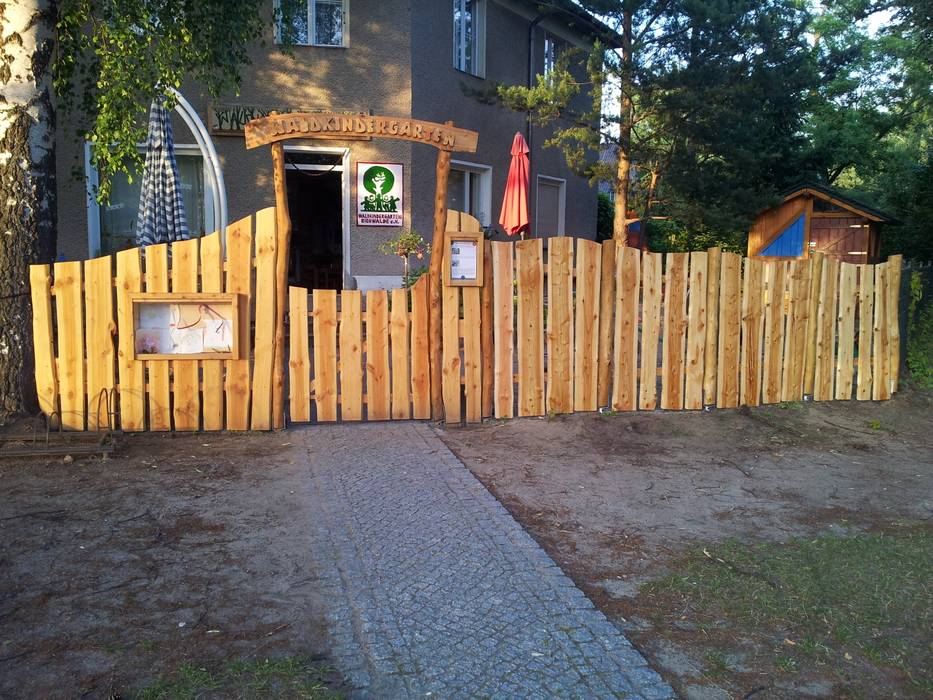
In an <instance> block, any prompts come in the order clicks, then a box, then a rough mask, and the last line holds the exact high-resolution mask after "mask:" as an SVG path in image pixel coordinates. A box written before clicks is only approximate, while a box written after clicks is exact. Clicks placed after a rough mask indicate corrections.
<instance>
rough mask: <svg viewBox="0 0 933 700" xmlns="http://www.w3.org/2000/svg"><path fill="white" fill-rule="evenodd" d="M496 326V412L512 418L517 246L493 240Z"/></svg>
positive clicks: (501, 415) (499, 416)
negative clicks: (514, 262)
mask: <svg viewBox="0 0 933 700" xmlns="http://www.w3.org/2000/svg"><path fill="white" fill-rule="evenodd" d="M491 245H492V268H493V273H492V274H493V310H492V312H493V326H494V330H495V332H494V334H493V340H494V348H495V362H494V367H495V369H494V372H495V382H494V391H493V393H494V394H495V415H496V418H511V417H512V416H513V415H514V414H515V386H514V383H513V381H512V363H513V362H514V355H513V353H514V348H515V345H514V342H515V330H514V329H515V316H514V314H515V301H514V296H513V295H514V293H515V292H514V290H513V288H512V278H513V275H512V272H513V250H514V248H513V246H512V244H511V243H492V244H491Z"/></svg>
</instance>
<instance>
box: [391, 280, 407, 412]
mask: <svg viewBox="0 0 933 700" xmlns="http://www.w3.org/2000/svg"><path fill="white" fill-rule="evenodd" d="M408 326H409V320H408V290H407V289H393V290H392V309H391V317H390V320H389V336H390V340H391V342H392V418H393V420H407V419H408V418H411V370H410V369H409V361H410V360H409V358H410V356H411V347H410V345H409V342H410V340H411V335H410V329H409V327H408Z"/></svg>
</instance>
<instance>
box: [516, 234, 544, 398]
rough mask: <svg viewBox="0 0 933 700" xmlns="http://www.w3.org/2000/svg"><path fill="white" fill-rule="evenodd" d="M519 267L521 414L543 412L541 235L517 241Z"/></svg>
mask: <svg viewBox="0 0 933 700" xmlns="http://www.w3.org/2000/svg"><path fill="white" fill-rule="evenodd" d="M515 253H516V257H517V261H516V265H517V268H518V415H520V416H540V415H542V414H543V413H544V265H543V262H542V253H543V242H542V240H541V239H540V238H538V239H535V240H530V241H518V242H517V243H516V244H515Z"/></svg>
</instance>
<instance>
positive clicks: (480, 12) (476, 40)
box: [451, 0, 486, 78]
mask: <svg viewBox="0 0 933 700" xmlns="http://www.w3.org/2000/svg"><path fill="white" fill-rule="evenodd" d="M466 3H467V0H454V4H455V5H456V6H457V8H459V9H460V11H461V13H463V12H464V8H465V7H466ZM452 14H453V13H452ZM452 20H453V34H452V35H451V37H452V39H453V41H452V50H453V57H454V68H456V69H457V70H458V71H461V72H463V73H467V74H468V75H472V76H475V77H477V78H485V77H486V0H473V23H472V24H473V37H472V39H473V41H472V46H471V48H472V57H473V65H472V66H470V67H469V68H467V67H466V52H465V51H464V47H465V46H466V42H465V41H464V38H465V33H466V24H465V23H461V25H460V26H457V18H456V15H455V14H453V16H452ZM458 32H459V33H460V51H458V50H457V33H458Z"/></svg>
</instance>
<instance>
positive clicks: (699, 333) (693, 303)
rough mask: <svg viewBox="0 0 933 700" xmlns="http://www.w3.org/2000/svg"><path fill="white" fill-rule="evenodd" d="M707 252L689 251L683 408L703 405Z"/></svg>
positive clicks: (693, 408) (701, 406)
mask: <svg viewBox="0 0 933 700" xmlns="http://www.w3.org/2000/svg"><path fill="white" fill-rule="evenodd" d="M708 257H709V254H708V253H705V252H695V253H690V286H689V291H688V294H687V296H688V304H689V308H688V310H687V360H686V366H687V376H686V380H685V382H684V408H686V409H689V410H697V409H700V408H703V361H704V353H705V351H706V268H707V267H708V265H709V262H708V260H707V258H708Z"/></svg>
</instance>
